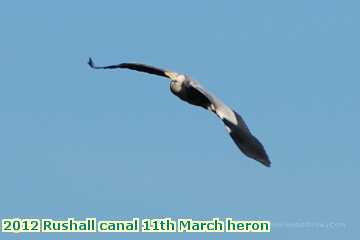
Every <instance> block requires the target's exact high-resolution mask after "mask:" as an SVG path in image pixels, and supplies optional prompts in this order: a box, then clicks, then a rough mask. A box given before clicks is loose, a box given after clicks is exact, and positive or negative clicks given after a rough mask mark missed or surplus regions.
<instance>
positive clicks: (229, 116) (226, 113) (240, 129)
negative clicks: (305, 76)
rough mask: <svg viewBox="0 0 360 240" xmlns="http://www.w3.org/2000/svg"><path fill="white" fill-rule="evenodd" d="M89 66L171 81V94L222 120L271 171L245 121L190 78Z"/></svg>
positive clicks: (145, 68)
mask: <svg viewBox="0 0 360 240" xmlns="http://www.w3.org/2000/svg"><path fill="white" fill-rule="evenodd" d="M88 64H89V66H90V67H91V68H93V69H116V68H120V69H130V70H135V71H138V72H144V73H149V74H154V75H157V76H161V77H165V78H168V79H170V91H171V92H172V93H173V94H174V95H175V96H177V97H179V98H180V99H181V100H183V101H185V102H187V103H189V104H192V105H195V106H198V107H201V108H204V109H206V110H209V111H210V112H212V113H214V114H215V115H216V116H217V117H219V118H220V119H221V120H222V122H223V123H224V125H225V128H226V130H227V131H228V133H229V135H230V137H231V138H232V140H233V141H234V142H235V144H236V145H237V147H238V148H239V149H240V151H241V152H242V153H244V154H245V155H246V156H247V157H249V158H252V159H255V160H256V161H258V162H260V163H262V164H263V165H265V166H267V167H270V165H271V162H270V160H269V157H268V155H267V153H266V151H265V148H264V146H263V145H262V144H261V142H260V141H259V140H258V139H257V138H256V137H255V136H254V135H253V134H252V132H251V131H250V129H249V127H248V126H247V125H246V123H245V121H244V120H243V118H242V117H241V116H240V115H239V114H238V113H237V112H236V111H234V110H233V109H232V108H230V107H228V106H227V105H226V104H224V103H223V102H222V101H221V100H219V99H218V98H217V97H216V96H215V95H213V94H212V93H210V92H209V91H207V90H206V89H205V88H204V87H203V86H202V85H201V84H200V83H199V82H198V81H195V80H193V79H192V78H191V77H189V76H188V75H186V74H180V73H177V72H174V71H170V70H164V69H161V68H157V67H153V66H150V65H147V64H142V63H120V64H116V65H109V66H97V65H95V63H94V61H93V60H92V58H89V61H88Z"/></svg>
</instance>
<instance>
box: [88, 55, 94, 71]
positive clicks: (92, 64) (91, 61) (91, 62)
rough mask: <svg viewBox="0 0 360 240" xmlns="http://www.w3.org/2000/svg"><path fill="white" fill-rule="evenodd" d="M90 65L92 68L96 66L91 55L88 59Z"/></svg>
mask: <svg viewBox="0 0 360 240" xmlns="http://www.w3.org/2000/svg"><path fill="white" fill-rule="evenodd" d="M87 63H88V65H89V66H90V67H91V68H94V61H93V60H92V58H91V57H89V60H88V62H87Z"/></svg>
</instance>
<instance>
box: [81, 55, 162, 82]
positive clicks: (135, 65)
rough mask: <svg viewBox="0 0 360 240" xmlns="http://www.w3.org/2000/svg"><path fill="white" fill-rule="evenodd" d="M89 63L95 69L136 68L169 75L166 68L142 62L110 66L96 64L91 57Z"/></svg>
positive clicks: (139, 70) (141, 70)
mask: <svg viewBox="0 0 360 240" xmlns="http://www.w3.org/2000/svg"><path fill="white" fill-rule="evenodd" d="M88 64H89V66H90V67H91V68H94V69H114V68H127V69H130V70H135V71H138V72H145V73H150V74H155V75H158V76H161V77H166V78H167V77H168V76H167V75H165V70H163V69H160V68H156V67H153V66H150V65H146V64H141V63H120V64H116V65H109V66H96V65H95V63H94V61H93V60H92V59H91V58H89V61H88Z"/></svg>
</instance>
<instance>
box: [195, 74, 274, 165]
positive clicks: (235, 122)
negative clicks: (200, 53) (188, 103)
mask: <svg viewBox="0 0 360 240" xmlns="http://www.w3.org/2000/svg"><path fill="white" fill-rule="evenodd" d="M188 84H189V85H190V86H191V87H192V88H193V89H195V90H196V91H198V92H199V93H201V95H203V96H205V97H206V98H207V99H208V100H209V102H210V105H209V106H208V107H207V108H208V110H210V111H212V112H214V113H215V114H216V115H217V116H218V117H219V118H220V119H221V120H222V121H223V122H224V124H225V128H226V130H227V131H228V132H229V134H230V136H231V138H232V139H233V141H234V142H235V144H236V145H237V146H238V147H239V149H240V150H241V151H242V152H243V153H244V154H245V155H246V156H248V157H250V158H253V159H255V160H257V161H259V162H261V163H262V164H264V165H265V166H268V167H270V165H271V162H270V160H269V157H268V155H267V153H266V151H265V149H264V146H263V145H262V144H261V142H260V141H259V140H258V139H257V138H256V137H255V136H254V135H253V134H252V133H251V132H250V130H249V128H248V126H247V125H246V123H245V121H244V120H243V119H242V117H241V116H240V115H239V114H238V113H237V112H235V111H234V110H232V109H231V108H229V107H228V106H227V105H225V104H224V103H223V102H221V101H220V100H219V99H217V98H216V97H215V96H214V95H213V94H211V93H209V92H208V91H207V90H206V89H205V88H203V87H202V86H201V85H200V84H199V83H198V82H196V81H194V80H191V81H189V83H188ZM193 91H194V90H193Z"/></svg>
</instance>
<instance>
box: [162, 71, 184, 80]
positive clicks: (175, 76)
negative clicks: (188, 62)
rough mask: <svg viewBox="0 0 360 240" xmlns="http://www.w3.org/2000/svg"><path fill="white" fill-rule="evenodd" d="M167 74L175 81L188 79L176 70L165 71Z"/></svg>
mask: <svg viewBox="0 0 360 240" xmlns="http://www.w3.org/2000/svg"><path fill="white" fill-rule="evenodd" d="M165 75H166V76H167V77H168V78H170V79H171V80H172V81H175V82H183V81H184V80H185V79H186V77H185V75H183V74H178V73H176V72H170V71H165Z"/></svg>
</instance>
